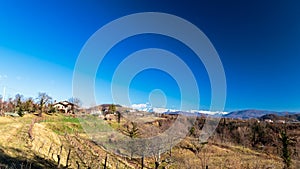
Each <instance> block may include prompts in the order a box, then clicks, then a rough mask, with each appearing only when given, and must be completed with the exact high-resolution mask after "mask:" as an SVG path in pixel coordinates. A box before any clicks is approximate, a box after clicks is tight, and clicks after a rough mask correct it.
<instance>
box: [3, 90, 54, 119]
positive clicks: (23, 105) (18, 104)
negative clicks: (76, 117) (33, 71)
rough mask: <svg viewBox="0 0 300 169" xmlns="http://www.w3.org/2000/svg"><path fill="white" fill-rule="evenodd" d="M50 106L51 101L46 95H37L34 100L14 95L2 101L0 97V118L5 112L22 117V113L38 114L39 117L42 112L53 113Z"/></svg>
mask: <svg viewBox="0 0 300 169" xmlns="http://www.w3.org/2000/svg"><path fill="white" fill-rule="evenodd" d="M52 105H53V100H52V98H51V97H50V96H49V95H48V94H47V93H39V94H38V96H37V97H36V98H33V97H28V98H25V97H24V96H23V95H21V94H16V95H15V97H14V98H8V100H4V99H3V97H2V96H0V112H1V115H2V116H3V115H4V113H5V112H16V113H18V114H19V115H20V116H23V115H24V112H27V113H34V112H39V115H40V116H41V115H42V112H48V113H53V112H54V111H55V109H54V108H53V106H52Z"/></svg>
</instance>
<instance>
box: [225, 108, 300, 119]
mask: <svg viewBox="0 0 300 169" xmlns="http://www.w3.org/2000/svg"><path fill="white" fill-rule="evenodd" d="M299 113H300V112H276V111H269V110H254V109H253V110H251V109H249V110H239V111H233V112H230V113H228V114H226V115H224V116H223V117H226V118H239V119H251V118H260V117H262V116H264V115H267V114H274V115H277V116H286V115H294V114H299Z"/></svg>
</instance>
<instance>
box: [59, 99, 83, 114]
mask: <svg viewBox="0 0 300 169" xmlns="http://www.w3.org/2000/svg"><path fill="white" fill-rule="evenodd" d="M53 107H54V108H56V109H57V110H58V111H61V112H63V113H72V114H74V113H75V112H74V110H76V109H78V108H79V107H78V106H77V105H76V104H73V103H71V102H68V101H61V102H58V103H54V104H53Z"/></svg>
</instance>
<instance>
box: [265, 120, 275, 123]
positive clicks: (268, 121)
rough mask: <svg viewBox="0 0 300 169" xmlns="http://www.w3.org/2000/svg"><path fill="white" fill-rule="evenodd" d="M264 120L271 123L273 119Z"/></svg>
mask: <svg viewBox="0 0 300 169" xmlns="http://www.w3.org/2000/svg"><path fill="white" fill-rule="evenodd" d="M265 122H267V123H273V120H271V119H265Z"/></svg>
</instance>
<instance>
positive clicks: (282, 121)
mask: <svg viewBox="0 0 300 169" xmlns="http://www.w3.org/2000/svg"><path fill="white" fill-rule="evenodd" d="M276 123H282V124H284V123H285V120H276Z"/></svg>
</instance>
